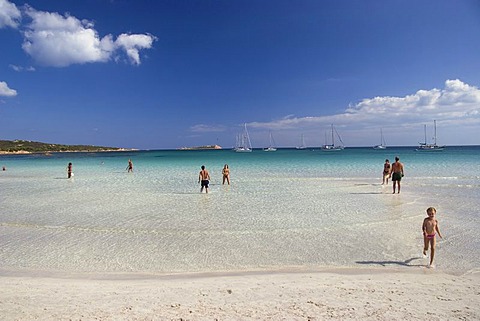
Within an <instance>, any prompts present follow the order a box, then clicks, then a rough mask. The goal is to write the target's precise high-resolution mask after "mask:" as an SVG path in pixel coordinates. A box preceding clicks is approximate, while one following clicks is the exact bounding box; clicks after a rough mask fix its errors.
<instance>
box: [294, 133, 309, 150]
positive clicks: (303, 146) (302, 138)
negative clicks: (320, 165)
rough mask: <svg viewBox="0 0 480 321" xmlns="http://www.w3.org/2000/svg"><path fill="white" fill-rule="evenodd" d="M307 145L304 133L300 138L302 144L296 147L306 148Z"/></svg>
mask: <svg viewBox="0 0 480 321" xmlns="http://www.w3.org/2000/svg"><path fill="white" fill-rule="evenodd" d="M306 148H307V145H305V137H304V136H303V134H302V137H301V139H300V145H299V146H297V147H296V149H306Z"/></svg>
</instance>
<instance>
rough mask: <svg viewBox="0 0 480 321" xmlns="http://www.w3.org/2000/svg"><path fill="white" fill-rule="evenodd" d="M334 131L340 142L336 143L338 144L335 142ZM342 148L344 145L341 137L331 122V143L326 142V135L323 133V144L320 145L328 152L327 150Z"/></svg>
mask: <svg viewBox="0 0 480 321" xmlns="http://www.w3.org/2000/svg"><path fill="white" fill-rule="evenodd" d="M334 133H335V134H336V135H337V137H338V140H339V141H340V143H341V144H338V145H336V144H335V136H334ZM344 148H345V147H344V144H343V141H342V138H341V137H340V135H339V134H338V132H337V130H336V129H335V128H333V124H332V143H331V144H327V135H326V134H325V145H323V146H322V150H323V151H328V152H329V151H340V150H343V149H344Z"/></svg>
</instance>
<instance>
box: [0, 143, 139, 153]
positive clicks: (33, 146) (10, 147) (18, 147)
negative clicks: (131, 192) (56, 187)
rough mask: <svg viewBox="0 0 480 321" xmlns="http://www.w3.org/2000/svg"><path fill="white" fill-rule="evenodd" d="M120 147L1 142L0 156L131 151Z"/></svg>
mask: <svg viewBox="0 0 480 321" xmlns="http://www.w3.org/2000/svg"><path fill="white" fill-rule="evenodd" d="M131 150H133V149H125V148H119V147H105V146H93V145H61V144H48V143H41V142H32V141H29V140H0V154H35V153H57V152H117V151H118V152H119V151H131Z"/></svg>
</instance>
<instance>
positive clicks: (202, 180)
mask: <svg viewBox="0 0 480 321" xmlns="http://www.w3.org/2000/svg"><path fill="white" fill-rule="evenodd" d="M126 171H127V172H128V173H132V172H133V162H132V160H131V159H129V160H128V165H127V168H126ZM382 174H383V182H382V185H385V184H388V180H389V179H390V178H391V179H392V182H393V194H395V192H396V191H397V190H398V193H400V186H401V185H400V182H401V180H402V177H403V176H404V175H405V174H404V167H403V164H402V163H401V162H400V158H399V157H398V156H397V157H395V162H394V163H393V164H390V161H389V160H388V159H386V160H385V164H384V165H383V173H382ZM67 175H68V178H71V177H72V176H73V170H72V163H68V166H67ZM222 177H223V180H222V185H225V183H227V184H228V185H230V168H229V167H228V164H225V165H224V166H223V169H222ZM198 183H199V184H200V193H202V192H203V190H204V189H205V193H208V187H209V184H210V173H209V172H208V170H207V169H206V168H205V165H202V166H201V170H200V172H199V173H198ZM436 213H437V210H436V209H435V208H434V207H429V208H428V209H427V217H426V218H425V219H424V220H423V224H422V232H423V239H424V247H423V255H424V256H425V257H426V255H427V251H428V250H429V248H430V264H429V267H434V265H433V258H434V256H435V245H436V235H437V234H438V236H439V237H441V238H442V234H441V233H440V229H439V227H438V221H437V219H436V218H435V215H436Z"/></svg>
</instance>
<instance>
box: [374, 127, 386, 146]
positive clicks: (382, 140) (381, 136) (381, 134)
mask: <svg viewBox="0 0 480 321" xmlns="http://www.w3.org/2000/svg"><path fill="white" fill-rule="evenodd" d="M373 149H387V144H386V143H385V138H383V131H382V129H381V128H380V145H375V146H373Z"/></svg>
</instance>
